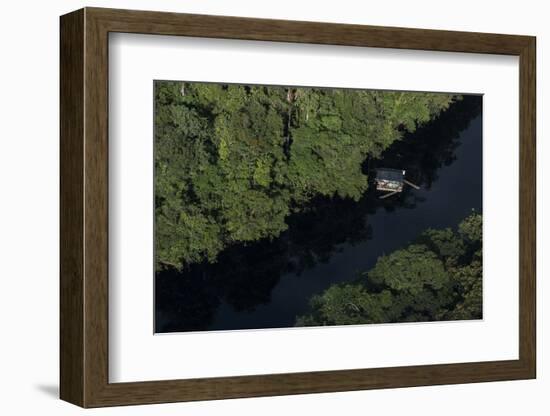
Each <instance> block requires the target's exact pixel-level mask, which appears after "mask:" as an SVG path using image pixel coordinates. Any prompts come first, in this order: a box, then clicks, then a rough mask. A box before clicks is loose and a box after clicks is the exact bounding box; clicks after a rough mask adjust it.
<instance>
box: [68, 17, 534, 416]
mask: <svg viewBox="0 0 550 416" xmlns="http://www.w3.org/2000/svg"><path fill="white" fill-rule="evenodd" d="M60 28H61V45H60V46H61V51H60V52H61V54H60V56H61V62H60V64H61V91H60V106H61V120H60V130H61V155H60V160H61V180H60V186H61V196H60V204H61V213H60V215H61V218H60V220H61V230H60V233H61V242H60V252H61V255H60V261H61V268H60V270H61V272H60V274H61V276H60V278H61V283H60V297H61V301H60V309H61V310H60V328H61V329H60V330H61V333H60V341H61V348H60V360H61V366H60V373H61V374H60V377H61V386H60V396H61V398H62V399H63V400H66V401H68V402H71V403H74V404H77V405H79V406H82V407H101V406H116V405H130V404H146V403H162V402H177V401H191V400H209V399H224V398H237V397H255V396H268V395H284V394H300V393H320V392H336V391H349V390H362V389H376V388H396V387H409V386H423V385H437V384H452V383H473V382H485V381H498V380H517V379H528V378H534V377H535V375H536V333H535V324H536V321H535V319H536V318H535V310H536V305H535V292H536V291H535V244H536V242H535V219H536V212H535V126H536V122H535V105H536V97H535V59H536V58H535V54H536V48H535V38H534V37H529V36H515V35H499V34H486V33H470V32H451V31H435V30H422V29H403V28H389V27H377V26H361V25H344V24H327V23H314V22H296V21H282V20H269V19H252V18H239V17H223V16H204V15H189V14H177V13H162V12H146V11H130V10H114V9H98V8H85V9H82V10H78V11H75V12H73V13H70V14H68V15H65V16H62V17H61V26H60ZM109 32H123V33H143V34H156V35H176V36H194V37H208V38H225V39H244V40H260V41H278V42H299V43H315V44H330V45H347V46H358V47H360V46H368V47H384V48H399V49H418V50H430V51H448V52H470V53H486V54H503V55H516V56H519V57H520V103H519V112H520V146H519V152H520V189H519V190H518V191H519V192H520V270H519V271H518V273H519V285H520V290H519V293H520V299H519V309H520V319H519V324H520V327H519V334H520V345H519V359H518V360H509V361H493V362H479V363H460V364H443V365H422V366H407V367H391V368H371V369H357V370H338V371H323V372H308V373H288V374H266V375H254V376H238V377H219V378H204V379H183V380H169V381H147V382H135V383H109V380H108V361H109V354H108V306H109V305H108V221H109V218H108V73H109V71H108V34H109Z"/></svg>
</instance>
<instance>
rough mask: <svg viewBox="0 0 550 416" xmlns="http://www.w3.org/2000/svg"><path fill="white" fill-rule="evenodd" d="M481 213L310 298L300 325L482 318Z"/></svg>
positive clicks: (426, 235)
mask: <svg viewBox="0 0 550 416" xmlns="http://www.w3.org/2000/svg"><path fill="white" fill-rule="evenodd" d="M481 249H482V217H481V215H480V214H475V213H474V214H472V215H470V216H469V217H467V218H465V219H464V220H463V221H462V222H461V223H460V224H459V225H458V229H457V230H452V229H451V228H446V229H443V230H435V229H428V230H426V231H425V232H424V233H422V235H420V236H419V237H418V239H417V240H416V241H414V242H413V243H412V244H410V245H408V246H407V247H405V248H404V249H401V250H397V251H394V252H393V253H391V254H389V255H385V256H381V257H379V258H378V261H377V263H376V265H375V266H374V268H373V269H372V270H369V271H368V272H362V273H360V274H359V276H358V277H357V278H356V279H355V280H353V281H350V282H347V283H343V284H337V285H333V286H331V287H330V288H329V289H327V290H326V291H325V292H324V293H323V294H321V295H316V296H314V297H313V298H312V299H311V300H310V307H311V311H310V313H309V314H307V315H304V316H301V317H298V319H297V322H296V325H298V326H323V325H346V324H374V323H395V322H423V321H442V320H462V319H481V318H482V251H481Z"/></svg>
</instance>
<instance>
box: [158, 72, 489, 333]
mask: <svg viewBox="0 0 550 416" xmlns="http://www.w3.org/2000/svg"><path fill="white" fill-rule="evenodd" d="M203 87H204V88H203ZM155 98H156V102H155V104H156V107H155V109H156V111H155V117H156V122H155V126H156V129H155V140H156V141H155V172H156V183H155V186H156V189H155V191H156V192H155V194H156V195H155V197H156V200H155V203H156V230H155V231H156V234H155V235H156V252H157V259H156V260H157V278H156V292H155V293H156V295H155V296H156V322H157V330H160V332H169V331H181V330H204V329H207V328H208V327H209V325H210V323H211V322H212V319H213V316H214V315H215V313H216V310H217V308H218V307H219V305H220V304H221V302H225V303H227V304H230V305H231V306H232V307H233V308H234V309H235V310H237V311H239V310H241V311H253V310H254V308H255V307H256V306H257V305H260V304H265V303H267V302H269V301H270V294H271V291H272V290H273V288H274V287H275V286H276V285H277V283H278V281H279V279H280V277H281V275H283V274H285V273H295V274H296V275H299V274H300V273H301V272H302V271H303V270H306V269H309V268H312V267H314V266H315V264H317V263H319V262H321V263H322V262H326V261H328V260H329V259H330V257H331V255H332V254H334V253H335V252H336V251H338V247H339V246H340V245H341V244H343V243H349V244H352V245H353V244H354V242H360V241H364V240H367V239H369V238H370V233H371V231H370V227H369V225H368V221H367V218H368V215H369V214H371V213H374V212H375V211H376V210H377V209H380V208H383V209H385V210H387V211H394V210H396V209H413V208H414V207H415V206H416V205H417V204H418V203H422V200H421V198H419V197H418V196H417V195H415V193H414V192H410V190H405V191H404V192H403V194H402V195H401V196H400V197H399V198H398V199H394V200H392V201H388V200H384V201H382V200H380V199H378V198H377V196H376V194H375V192H374V191H373V189H372V188H373V187H372V186H371V187H369V173H370V171H371V170H372V167H373V166H376V164H379V163H385V164H386V165H390V166H407V169H408V172H410V173H411V174H412V175H413V176H414V180H415V181H416V183H418V184H420V185H422V186H423V187H425V188H428V189H429V187H430V186H431V184H432V183H433V182H434V181H436V180H437V175H438V170H439V169H440V168H441V167H442V166H446V165H449V164H451V163H452V162H453V160H454V150H455V148H456V138H457V137H458V134H459V132H460V131H462V130H463V129H464V128H465V126H466V125H467V124H468V123H469V121H470V120H471V119H472V117H473V116H475V115H476V113H479V111H480V108H477V107H476V105H472V101H469V97H468V96H465V97H464V99H462V97H457V96H452V95H446V94H423V93H418V94H416V93H414V94H413V93H402V92H377V91H354V90H322V89H307V88H306V89H301V88H284V87H246V86H222V85H214V84H188V83H186V84H182V83H179V82H157V83H156V85H155ZM352 109H353V111H351V110H352ZM447 109H449V110H448V111H444V110H447ZM350 111H351V114H350V113H349V112H350ZM433 120H435V121H434V122H431V123H428V122H429V121H433ZM266 123H269V124H268V125H269V126H270V127H269V128H268V127H266V125H265V124H266ZM273 129H275V130H273ZM268 130H269V131H268ZM440 130H441V131H440ZM273 132H276V133H277V134H274V133H273ZM441 132H444V134H441ZM412 133H414V134H412ZM419 137H420V138H421V139H422V140H419ZM465 258H466V257H462V260H461V261H465V260H464V259H465ZM472 258H473V257H472ZM479 260H480V259H479ZM350 279H351V280H353V276H350ZM355 283H357V282H354V284H355ZM350 284H351V283H350ZM385 285H386V283H384V282H380V284H379V285H378V286H376V287H374V286H372V287H370V289H371V290H372V291H373V293H376V292H380V293H381V292H382V291H384V290H386V291H391V290H392V288H391V287H387V285H386V286H385ZM455 288H458V287H455ZM329 290H332V291H335V290H337V286H335V287H334V288H330V289H329ZM338 290H340V289H338ZM479 290H480V291H481V287H480V286H479ZM369 293H370V292H369ZM325 294H326V293H325ZM323 296H324V294H320V295H319V296H317V297H314V299H312V309H311V311H310V312H309V313H308V314H307V315H304V316H302V317H300V318H299V319H298V324H301V325H304V324H305V325H307V324H311V325H324V324H331V322H332V321H331V320H330V319H328V318H327V317H326V316H322V315H321V314H320V313H319V311H320V310H321V309H322V308H321V309H320V308H316V306H315V304H317V305H320V304H321V303H322V301H321V302H319V299H322V298H323ZM315 299H316V300H315ZM453 299H454V300H453V302H447V304H446V307H447V308H448V309H449V308H451V307H458V305H460V304H461V300H460V298H459V297H457V296H455V297H454V298H453ZM315 302H317V303H315ZM441 305H443V304H441ZM356 306H359V305H356ZM352 308H353V307H352ZM430 311H435V309H433V308H431V309H430ZM371 312H372V311H371ZM407 313H408V312H403V314H404V315H407ZM415 313H416V314H417V315H416V316H417V317H415V318H412V317H413V315H414V314H412V313H411V315H410V316H411V319H417V320H430V319H459V318H454V317H452V316H451V312H450V311H447V314H446V315H445V314H443V312H442V311H440V310H438V312H437V313H435V312H434V314H432V315H430V314H427V313H425V311H417V312H415ZM392 314H393V315H392ZM403 314H402V316H400V317H397V318H395V319H396V320H403V319H404V318H403ZM456 314H458V311H457V312H456ZM468 314H470V315H468V316H470V318H463V319H472V317H474V315H475V314H476V312H475V311H474V310H473V309H472V308H470V309H468ZM390 315H391V316H390ZM466 315H467V314H466V313H465V314H463V316H466ZM369 316H370V314H369ZM386 316H387V317H389V318H387V319H390V318H391V317H393V316H396V312H395V311H393V312H391V313H389V312H388V315H386ZM455 316H458V315H455ZM475 317H477V315H475ZM308 319H309V320H310V321H309V322H310V323H308V322H307V320H308ZM313 319H315V322H314V321H313ZM346 319H351V320H352V321H353V319H358V317H357V316H354V317H348V318H346ZM361 319H364V317H363V318H361ZM366 319H367V321H368V322H377V321H376V319H374V318H366ZM369 319H370V320H369ZM344 320H345V319H344ZM159 322H162V325H158V324H159ZM341 323H349V322H341Z"/></svg>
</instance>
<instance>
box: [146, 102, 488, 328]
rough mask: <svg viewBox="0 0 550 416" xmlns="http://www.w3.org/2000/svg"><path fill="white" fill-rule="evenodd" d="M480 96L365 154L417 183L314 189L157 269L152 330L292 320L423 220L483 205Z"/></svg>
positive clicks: (445, 221)
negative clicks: (223, 245)
mask: <svg viewBox="0 0 550 416" xmlns="http://www.w3.org/2000/svg"><path fill="white" fill-rule="evenodd" d="M481 100H482V97H480V96H465V97H464V99H463V100H462V101H461V102H458V103H455V104H453V105H452V107H451V108H450V109H449V110H447V111H446V112H444V113H443V114H441V115H440V117H439V118H438V119H436V120H435V121H433V122H432V123H430V124H429V125H426V126H423V127H422V128H420V129H418V130H417V131H416V132H415V133H414V134H408V135H406V136H405V138H404V139H403V140H402V141H399V142H396V143H395V144H394V145H392V146H391V147H390V148H389V149H388V150H386V152H385V153H384V154H383V155H382V157H381V159H379V160H371V161H368V162H366V163H365V167H364V169H365V171H366V172H367V173H371V172H372V170H373V169H374V168H375V167H391V168H398V169H406V170H407V177H408V178H409V179H410V180H411V181H412V182H414V183H416V184H418V185H420V186H421V189H419V190H416V189H413V188H411V187H407V188H406V190H405V191H404V192H403V193H402V194H399V195H395V196H393V197H390V198H388V199H385V200H380V199H379V198H378V197H379V194H377V193H376V191H375V190H374V186H371V187H370V188H369V190H368V191H367V192H366V193H365V195H364V196H363V198H362V199H361V200H360V201H358V202H355V201H350V200H340V199H337V198H333V199H327V198H319V199H316V200H314V201H312V202H311V204H310V206H309V207H308V209H306V210H304V211H303V212H301V213H299V214H293V215H292V216H291V217H289V218H288V221H287V223H288V224H289V229H288V230H287V231H285V232H284V233H283V234H281V235H280V236H279V237H278V238H276V239H274V240H272V241H259V242H255V243H253V244H249V245H247V246H244V245H243V246H236V247H231V248H229V249H226V250H225V251H224V252H223V253H221V254H220V256H219V261H218V262H217V264H214V265H212V264H201V265H194V266H192V267H191V268H190V270H186V271H184V272H182V273H178V272H175V271H165V272H162V273H159V274H157V276H156V283H155V285H156V286H155V294H156V295H155V296H156V310H155V322H156V328H155V330H156V332H182V331H197V330H234V329H255V328H277V327H289V326H294V324H295V320H296V316H298V315H301V314H304V313H305V312H307V309H308V302H309V299H310V298H311V297H312V296H313V295H315V294H319V293H321V292H323V291H324V290H325V289H327V288H328V287H329V286H331V285H333V284H335V283H339V282H345V281H350V280H353V279H355V278H356V277H357V273H358V272H361V271H365V270H368V269H370V268H371V267H373V266H374V264H375V263H376V260H377V259H378V257H379V256H382V255H384V254H389V253H390V252H392V251H394V250H396V249H399V248H402V247H404V246H406V245H407V244H408V243H409V242H411V241H412V240H414V239H415V238H416V237H417V236H418V235H419V234H420V233H421V232H422V231H424V230H426V229H427V228H444V227H455V226H456V225H457V224H458V223H459V222H460V221H461V220H462V219H463V218H465V217H466V216H467V215H468V214H469V213H471V212H472V211H473V210H475V211H477V212H481V211H482V114H481Z"/></svg>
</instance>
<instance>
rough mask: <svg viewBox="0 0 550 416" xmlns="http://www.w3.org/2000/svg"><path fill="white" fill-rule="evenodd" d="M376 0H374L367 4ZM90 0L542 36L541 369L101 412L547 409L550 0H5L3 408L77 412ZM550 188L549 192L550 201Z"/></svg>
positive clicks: (0, 20)
mask: <svg viewBox="0 0 550 416" xmlns="http://www.w3.org/2000/svg"><path fill="white" fill-rule="evenodd" d="M369 3H370V4H369ZM82 6H103V7H119V8H134V9H148V10H151V9H156V10H166V11H178V12H189V13H209V14H220V15H240V16H254V17H270V18H279V19H295V20H317V21H326V22H342V23H360V24H374V25H388V26H408V27H420V28H434V29H453V30H469V31H481V32H501V33H515V34H529V35H536V36H537V37H538V50H537V52H538V66H537V71H538V88H537V93H538V130H537V133H538V167H539V168H538V173H539V179H538V185H537V191H538V196H539V198H538V214H539V217H538V218H539V219H538V224H539V226H538V259H539V264H538V290H539V292H538V294H539V296H538V305H539V309H538V314H539V325H538V328H539V365H538V374H539V377H538V379H537V380H533V381H519V382H500V383H485V384H470V385H459V386H440V387H421V388H409V389H397V390H379V391H367V392H352V393H338V394H316V395H304V396H288V397H274V398H261V399H244V400H225V401H218V402H202V403H187V404H166V405H155V406H139V407H132V408H112V409H103V410H91V411H86V412H87V413H88V414H102V415H165V414H166V415H170V414H178V415H197V416H200V415H218V414H219V415H233V414H235V415H236V414H239V415H256V414H262V415H281V414H285V413H286V414H293V415H299V414H311V413H315V414H316V415H333V414H342V413H344V412H345V414H346V415H352V414H365V413H366V412H369V413H371V414H381V413H384V414H389V415H392V414H401V413H405V414H407V415H411V416H412V415H417V414H418V415H423V416H430V415H438V416H440V415H442V414H444V415H460V416H464V415H481V414H484V413H485V414H498V415H502V416H504V415H517V414H526V415H530V416H536V415H546V414H548V412H549V410H550V399H549V398H548V391H549V389H550V361H549V360H547V359H546V356H545V351H544V347H545V346H546V344H547V342H546V341H547V340H548V335H549V333H550V332H549V330H548V328H546V331H543V325H544V324H545V322H546V320H545V313H546V311H547V310H548V308H546V307H545V305H544V302H545V301H550V293H549V288H550V285H547V284H545V282H544V274H545V272H546V270H547V269H548V267H549V262H548V260H547V259H545V258H544V256H543V254H544V247H545V243H546V242H547V241H548V239H549V238H550V227H549V225H548V224H549V223H548V221H544V218H543V215H542V213H543V211H544V209H545V208H548V205H549V203H550V201H549V199H548V198H549V196H548V193H549V192H548V190H546V192H544V190H543V186H544V185H543V184H544V183H547V182H548V180H549V179H550V178H549V177H548V176H549V173H548V172H550V169H548V168H544V167H543V164H544V163H550V145H548V143H545V140H544V139H545V137H544V131H543V128H542V124H543V119H544V115H545V103H548V102H550V90H548V89H545V86H547V85H548V82H547V80H546V78H545V75H546V74H544V72H546V73H548V71H549V70H550V66H549V67H548V68H546V67H545V66H544V65H545V61H546V59H547V58H548V56H550V26H549V25H548V22H547V17H548V11H547V10H545V6H546V4H545V2H542V1H537V0H523V1H521V2H518V1H515V2H511V1H505V0H500V1H499V0H491V1H489V0H487V1H483V2H480V1H479V0H462V1H460V2H441V1H440V0H416V1H410V0H398V1H391V0H386V1H379V2H376V3H374V2H360V1H357V0H338V1H324V0H323V1H321V0H317V1H301V2H298V1H295V0H277V1H253V0H228V1H225V2H221V1H216V0H186V1H175V0H157V1H152V0H133V1H132V0H120V1H111V2H107V1H92V0H90V1H89V2H83V1H69V0H51V1H48V2H39V1H34V2H31V1H24V0H20V1H18V2H5V3H4V4H3V8H2V12H1V14H0V31H1V37H0V42H1V55H0V56H1V57H2V58H1V59H2V60H1V64H0V75H1V76H0V83H1V84H0V85H1V88H0V97H1V98H2V100H0V121H1V122H0V143H1V144H0V189H1V192H2V200H1V202H2V203H1V204H0V279H1V280H0V324H1V337H2V341H1V342H0V391H1V393H0V411H1V413H2V414H7V415H17V414H33V412H35V413H38V412H40V414H52V415H74V414H79V413H81V412H84V411H82V410H81V409H79V408H77V407H75V406H72V405H69V404H67V403H64V402H61V401H59V400H58V399H57V395H58V301H59V299H58V272H59V266H58V257H59V249H58V235H59V233H58V228H59V222H58V208H59V204H58V199H59V196H58V193H59V185H58V183H59V180H58V175H59V168H58V165H59V157H58V154H59V146H58V130H59V129H58V124H59V123H58V116H59V113H58V104H59V100H58V89H59V75H58V73H59V72H58V71H59V66H58V61H59V46H58V45H59V35H58V32H59V26H58V16H59V15H61V14H64V13H66V12H69V11H71V10H74V9H77V8H80V7H82ZM545 199H546V201H545Z"/></svg>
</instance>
